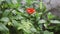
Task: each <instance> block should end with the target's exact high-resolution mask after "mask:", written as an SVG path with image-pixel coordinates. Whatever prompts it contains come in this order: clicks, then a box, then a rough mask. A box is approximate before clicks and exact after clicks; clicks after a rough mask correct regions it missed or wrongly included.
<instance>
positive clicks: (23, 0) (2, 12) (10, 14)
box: [0, 0, 60, 34]
mask: <svg viewBox="0 0 60 34" xmlns="http://www.w3.org/2000/svg"><path fill="white" fill-rule="evenodd" d="M27 8H34V9H35V11H36V13H34V14H31V15H29V14H28V13H26V9H27ZM57 23H60V21H59V18H57V17H56V16H55V15H52V14H51V12H47V11H46V7H45V6H44V4H43V3H42V0H40V1H39V0H0V34H53V33H54V32H55V31H58V30H60V29H59V27H60V24H57Z"/></svg>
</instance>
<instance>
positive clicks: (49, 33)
mask: <svg viewBox="0 0 60 34" xmlns="http://www.w3.org/2000/svg"><path fill="white" fill-rule="evenodd" d="M44 34H53V32H49V31H44Z"/></svg>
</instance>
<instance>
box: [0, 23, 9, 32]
mask: <svg viewBox="0 0 60 34" xmlns="http://www.w3.org/2000/svg"><path fill="white" fill-rule="evenodd" d="M0 31H2V32H8V31H9V29H8V28H7V27H6V26H5V25H4V24H2V23H0Z"/></svg>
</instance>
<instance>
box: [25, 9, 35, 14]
mask: <svg viewBox="0 0 60 34" xmlns="http://www.w3.org/2000/svg"><path fill="white" fill-rule="evenodd" d="M26 11H27V13H28V14H33V13H34V12H35V9H34V8H27V9H26Z"/></svg>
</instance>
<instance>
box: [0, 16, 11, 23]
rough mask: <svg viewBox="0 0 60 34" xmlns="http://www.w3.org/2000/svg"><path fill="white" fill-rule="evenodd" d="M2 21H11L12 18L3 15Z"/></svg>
mask: <svg viewBox="0 0 60 34" xmlns="http://www.w3.org/2000/svg"><path fill="white" fill-rule="evenodd" d="M1 21H2V22H9V21H10V20H9V18H8V17H2V18H1Z"/></svg>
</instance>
